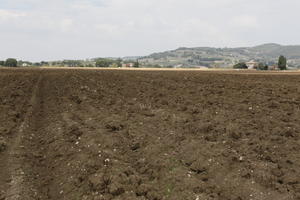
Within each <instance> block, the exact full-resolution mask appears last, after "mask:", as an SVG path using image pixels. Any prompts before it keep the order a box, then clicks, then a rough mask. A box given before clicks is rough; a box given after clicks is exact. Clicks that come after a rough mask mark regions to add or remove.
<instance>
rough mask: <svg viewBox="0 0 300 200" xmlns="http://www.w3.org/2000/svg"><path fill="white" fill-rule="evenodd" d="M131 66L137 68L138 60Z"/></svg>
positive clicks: (138, 65)
mask: <svg viewBox="0 0 300 200" xmlns="http://www.w3.org/2000/svg"><path fill="white" fill-rule="evenodd" d="M133 67H134V68H139V67H140V63H139V60H136V62H134V64H133Z"/></svg>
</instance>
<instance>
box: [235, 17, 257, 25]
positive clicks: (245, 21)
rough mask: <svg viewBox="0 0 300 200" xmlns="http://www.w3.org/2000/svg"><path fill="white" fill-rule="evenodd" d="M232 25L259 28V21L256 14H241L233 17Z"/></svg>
mask: <svg viewBox="0 0 300 200" xmlns="http://www.w3.org/2000/svg"><path fill="white" fill-rule="evenodd" d="M232 25H233V26H237V27H242V28H243V27H244V28H258V27H259V23H258V19H257V17H256V16H251V15H241V16H236V17H234V18H233V19H232Z"/></svg>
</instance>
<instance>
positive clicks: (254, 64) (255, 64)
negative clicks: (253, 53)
mask: <svg viewBox="0 0 300 200" xmlns="http://www.w3.org/2000/svg"><path fill="white" fill-rule="evenodd" d="M246 65H247V67H248V69H256V68H257V67H258V62H255V61H254V60H251V61H249V62H246Z"/></svg>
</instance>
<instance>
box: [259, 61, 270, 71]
mask: <svg viewBox="0 0 300 200" xmlns="http://www.w3.org/2000/svg"><path fill="white" fill-rule="evenodd" d="M257 69H258V70H268V69H269V66H268V65H267V64H264V63H259V64H258V67H257Z"/></svg>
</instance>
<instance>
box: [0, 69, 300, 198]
mask: <svg viewBox="0 0 300 200" xmlns="http://www.w3.org/2000/svg"><path fill="white" fill-rule="evenodd" d="M37 199H39V200H59V199H61V200H299V199H300V75H299V74H298V75H297V74H295V75H293V74H289V75H285V74H274V73H273V74H266V73H253V74H251V73H247V74H246V73H239V72H226V73H222V72H200V71H119V70H81V69H1V70H0V200H37Z"/></svg>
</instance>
